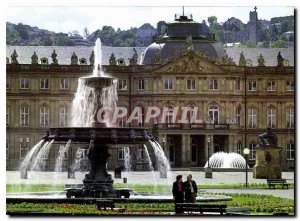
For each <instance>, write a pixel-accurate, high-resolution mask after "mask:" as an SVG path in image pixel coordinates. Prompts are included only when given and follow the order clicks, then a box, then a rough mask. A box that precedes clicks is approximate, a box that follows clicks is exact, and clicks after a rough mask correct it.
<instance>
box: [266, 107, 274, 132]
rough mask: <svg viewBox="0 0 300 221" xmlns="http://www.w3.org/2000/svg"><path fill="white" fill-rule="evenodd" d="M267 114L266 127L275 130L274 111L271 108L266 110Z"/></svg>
mask: <svg viewBox="0 0 300 221" xmlns="http://www.w3.org/2000/svg"><path fill="white" fill-rule="evenodd" d="M267 114H268V116H267V126H268V127H271V128H276V109H275V108H272V107H270V108H268V109H267Z"/></svg>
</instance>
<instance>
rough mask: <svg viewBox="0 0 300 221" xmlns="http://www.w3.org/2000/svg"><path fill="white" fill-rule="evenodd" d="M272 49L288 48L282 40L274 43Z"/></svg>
mask: <svg viewBox="0 0 300 221" xmlns="http://www.w3.org/2000/svg"><path fill="white" fill-rule="evenodd" d="M271 48H286V45H285V41H283V40H281V39H280V40H278V41H274V42H273V43H272V44H271Z"/></svg>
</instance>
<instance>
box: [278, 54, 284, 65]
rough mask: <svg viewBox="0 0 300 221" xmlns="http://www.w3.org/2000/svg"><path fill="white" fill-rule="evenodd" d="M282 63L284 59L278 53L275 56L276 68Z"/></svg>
mask: <svg viewBox="0 0 300 221" xmlns="http://www.w3.org/2000/svg"><path fill="white" fill-rule="evenodd" d="M283 61H284V59H283V57H282V56H281V54H280V52H279V53H278V55H277V66H283Z"/></svg>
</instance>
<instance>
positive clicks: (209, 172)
mask: <svg viewBox="0 0 300 221" xmlns="http://www.w3.org/2000/svg"><path fill="white" fill-rule="evenodd" d="M206 139H207V167H206V168H205V178H212V168H210V165H209V148H210V141H211V139H210V135H208V137H207V138H206Z"/></svg>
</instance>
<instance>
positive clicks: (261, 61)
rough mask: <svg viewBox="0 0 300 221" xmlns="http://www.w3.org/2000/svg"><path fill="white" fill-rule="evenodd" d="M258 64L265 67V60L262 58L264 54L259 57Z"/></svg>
mask: <svg viewBox="0 0 300 221" xmlns="http://www.w3.org/2000/svg"><path fill="white" fill-rule="evenodd" d="M257 63H258V66H265V59H264V57H263V56H262V54H260V55H259V57H258V59H257Z"/></svg>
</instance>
